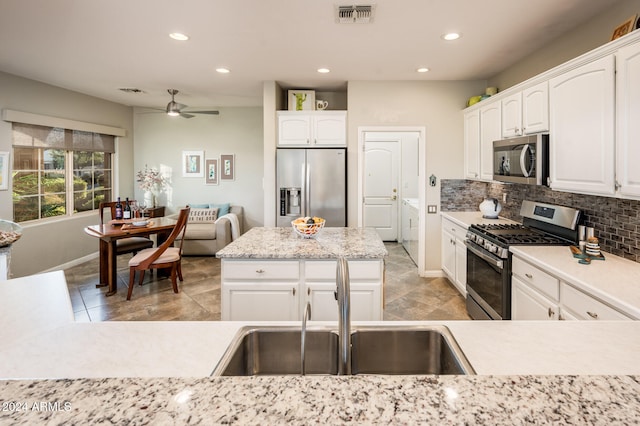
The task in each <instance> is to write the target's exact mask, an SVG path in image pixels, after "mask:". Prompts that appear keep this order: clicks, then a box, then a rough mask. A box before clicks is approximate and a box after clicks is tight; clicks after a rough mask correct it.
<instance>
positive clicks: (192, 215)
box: [189, 209, 218, 223]
mask: <svg viewBox="0 0 640 426" xmlns="http://www.w3.org/2000/svg"><path fill="white" fill-rule="evenodd" d="M217 218H218V209H191V211H190V212H189V222H192V223H213V222H215V221H216V219H217Z"/></svg>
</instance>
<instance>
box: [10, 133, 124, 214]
mask: <svg viewBox="0 0 640 426" xmlns="http://www.w3.org/2000/svg"><path fill="white" fill-rule="evenodd" d="M12 132H13V218H14V221H16V222H25V221H29V220H37V219H44V218H49V217H56V216H72V215H73V214H75V213H80V212H85V211H91V210H94V209H97V208H98V205H99V204H100V202H101V201H105V200H107V201H110V200H111V199H112V197H111V195H112V182H113V173H112V171H113V170H112V156H113V152H114V148H115V138H114V136H111V135H104V134H100V133H93V132H86V131H79V130H68V129H62V128H58V127H46V126H35V125H30V124H22V123H13V127H12Z"/></svg>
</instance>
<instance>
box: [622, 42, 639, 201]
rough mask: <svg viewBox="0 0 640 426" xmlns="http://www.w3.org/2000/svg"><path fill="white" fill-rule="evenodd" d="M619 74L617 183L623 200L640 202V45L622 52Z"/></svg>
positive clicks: (634, 45) (631, 46) (629, 47)
mask: <svg viewBox="0 0 640 426" xmlns="http://www.w3.org/2000/svg"><path fill="white" fill-rule="evenodd" d="M616 70H617V77H616V79H617V80H616V83H617V84H616V89H617V92H616V103H617V104H616V115H617V132H616V153H617V169H616V174H617V180H618V182H617V183H618V185H619V191H620V192H619V193H620V195H621V196H623V197H629V198H640V167H638V159H640V43H636V44H633V45H630V46H625V47H623V48H622V49H620V50H619V51H618V54H617V59H616Z"/></svg>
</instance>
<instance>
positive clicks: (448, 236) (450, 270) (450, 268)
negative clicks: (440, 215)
mask: <svg viewBox="0 0 640 426" xmlns="http://www.w3.org/2000/svg"><path fill="white" fill-rule="evenodd" d="M455 241H456V239H455V237H454V236H453V234H452V233H451V232H450V231H449V230H448V229H445V226H444V221H443V226H442V270H443V271H444V273H445V274H447V276H448V277H449V279H450V280H451V282H455V280H456V246H455Z"/></svg>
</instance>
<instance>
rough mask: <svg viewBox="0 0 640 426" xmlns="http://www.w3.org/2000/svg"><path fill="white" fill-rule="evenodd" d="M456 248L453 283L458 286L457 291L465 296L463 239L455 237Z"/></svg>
mask: <svg viewBox="0 0 640 426" xmlns="http://www.w3.org/2000/svg"><path fill="white" fill-rule="evenodd" d="M455 250H456V279H455V282H454V284H455V285H456V287H457V288H458V291H459V292H460V293H461V294H462V295H463V296H464V297H466V296H467V246H466V245H465V244H464V240H463V239H460V238H456V244H455Z"/></svg>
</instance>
